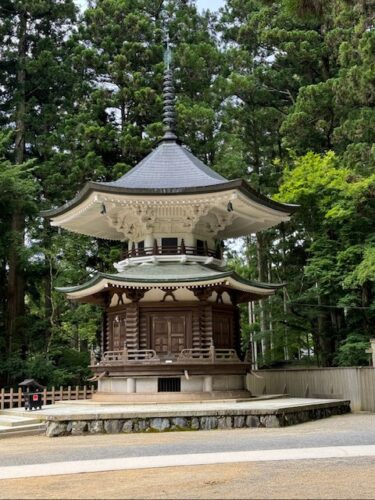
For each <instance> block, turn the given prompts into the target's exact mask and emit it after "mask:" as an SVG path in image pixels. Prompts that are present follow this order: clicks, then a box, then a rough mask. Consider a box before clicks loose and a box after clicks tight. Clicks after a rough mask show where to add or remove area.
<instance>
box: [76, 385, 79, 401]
mask: <svg viewBox="0 0 375 500" xmlns="http://www.w3.org/2000/svg"><path fill="white" fill-rule="evenodd" d="M77 399H79V385H76V400H77Z"/></svg>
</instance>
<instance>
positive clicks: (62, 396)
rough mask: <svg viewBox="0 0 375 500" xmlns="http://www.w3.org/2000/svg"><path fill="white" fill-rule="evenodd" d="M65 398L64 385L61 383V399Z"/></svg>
mask: <svg viewBox="0 0 375 500" xmlns="http://www.w3.org/2000/svg"><path fill="white" fill-rule="evenodd" d="M63 399H64V389H63V386H62V385H60V399H59V401H62V400H63Z"/></svg>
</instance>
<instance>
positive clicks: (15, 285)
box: [7, 11, 27, 352]
mask: <svg viewBox="0 0 375 500" xmlns="http://www.w3.org/2000/svg"><path fill="white" fill-rule="evenodd" d="M26 29H27V15H26V12H25V11H21V13H20V16H19V26H18V61H17V64H18V69H17V89H18V92H17V103H16V137H15V163H16V164H17V165H19V164H21V163H23V162H24V160H25V114H26V97H25V81H26V72H25V60H26V50H27V47H26ZM11 231H12V239H11V244H10V246H9V254H8V290H7V295H8V301H7V334H8V342H7V349H8V352H12V351H13V350H14V349H15V348H16V347H18V348H20V347H21V348H22V349H23V350H24V349H25V338H24V335H23V333H22V317H23V316H24V314H25V279H24V269H23V263H22V259H21V256H20V250H21V249H22V248H23V246H24V232H25V219H24V216H23V214H22V213H21V212H20V211H19V210H17V209H16V210H15V211H14V213H13V215H12V220H11ZM16 335H17V337H18V339H19V341H20V345H18V346H16V344H15V338H16ZM17 343H18V342H17Z"/></svg>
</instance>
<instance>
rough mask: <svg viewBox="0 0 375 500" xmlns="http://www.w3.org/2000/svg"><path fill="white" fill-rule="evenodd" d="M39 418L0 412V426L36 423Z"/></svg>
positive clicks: (38, 421)
mask: <svg viewBox="0 0 375 500" xmlns="http://www.w3.org/2000/svg"><path fill="white" fill-rule="evenodd" d="M38 423H40V418H37V417H34V416H33V417H23V416H18V415H9V414H8V415H4V414H0V426H6V427H19V426H23V425H28V424H38Z"/></svg>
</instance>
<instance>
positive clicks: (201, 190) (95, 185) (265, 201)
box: [41, 179, 298, 218]
mask: <svg viewBox="0 0 375 500" xmlns="http://www.w3.org/2000/svg"><path fill="white" fill-rule="evenodd" d="M230 189H238V190H239V191H240V192H241V193H243V194H244V195H245V196H246V197H248V198H249V199H251V200H252V201H254V202H256V203H259V204H260V205H263V206H266V207H269V208H271V209H273V210H277V211H279V212H281V213H283V214H286V215H291V214H292V213H293V212H295V211H296V209H297V208H298V205H290V204H285V203H279V202H277V201H274V200H271V199H270V198H267V197H266V196H264V195H262V194H261V193H258V192H257V191H255V190H254V189H253V188H252V187H251V186H250V185H249V184H248V183H247V182H246V181H245V180H243V179H235V180H233V181H228V182H222V183H219V184H213V185H210V186H199V187H184V188H162V189H138V188H137V189H134V188H125V187H118V186H109V185H106V184H105V183H101V182H88V183H87V184H86V185H85V187H84V188H83V189H82V190H81V191H80V192H79V193H78V194H77V195H76V196H75V197H74V198H73V199H72V200H70V201H69V202H67V203H65V204H64V205H62V206H61V207H57V208H53V209H50V210H44V211H42V212H41V215H42V216H43V217H45V218H52V217H57V216H60V215H63V214H65V213H67V212H69V211H70V210H71V209H73V208H75V207H77V206H78V205H79V204H80V203H82V202H83V201H85V200H86V199H87V198H88V197H89V196H90V194H91V193H94V192H98V193H107V194H118V195H121V194H123V195H133V196H147V195H149V196H155V195H159V196H170V195H176V194H184V195H189V194H205V193H218V192H221V191H227V190H230Z"/></svg>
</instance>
